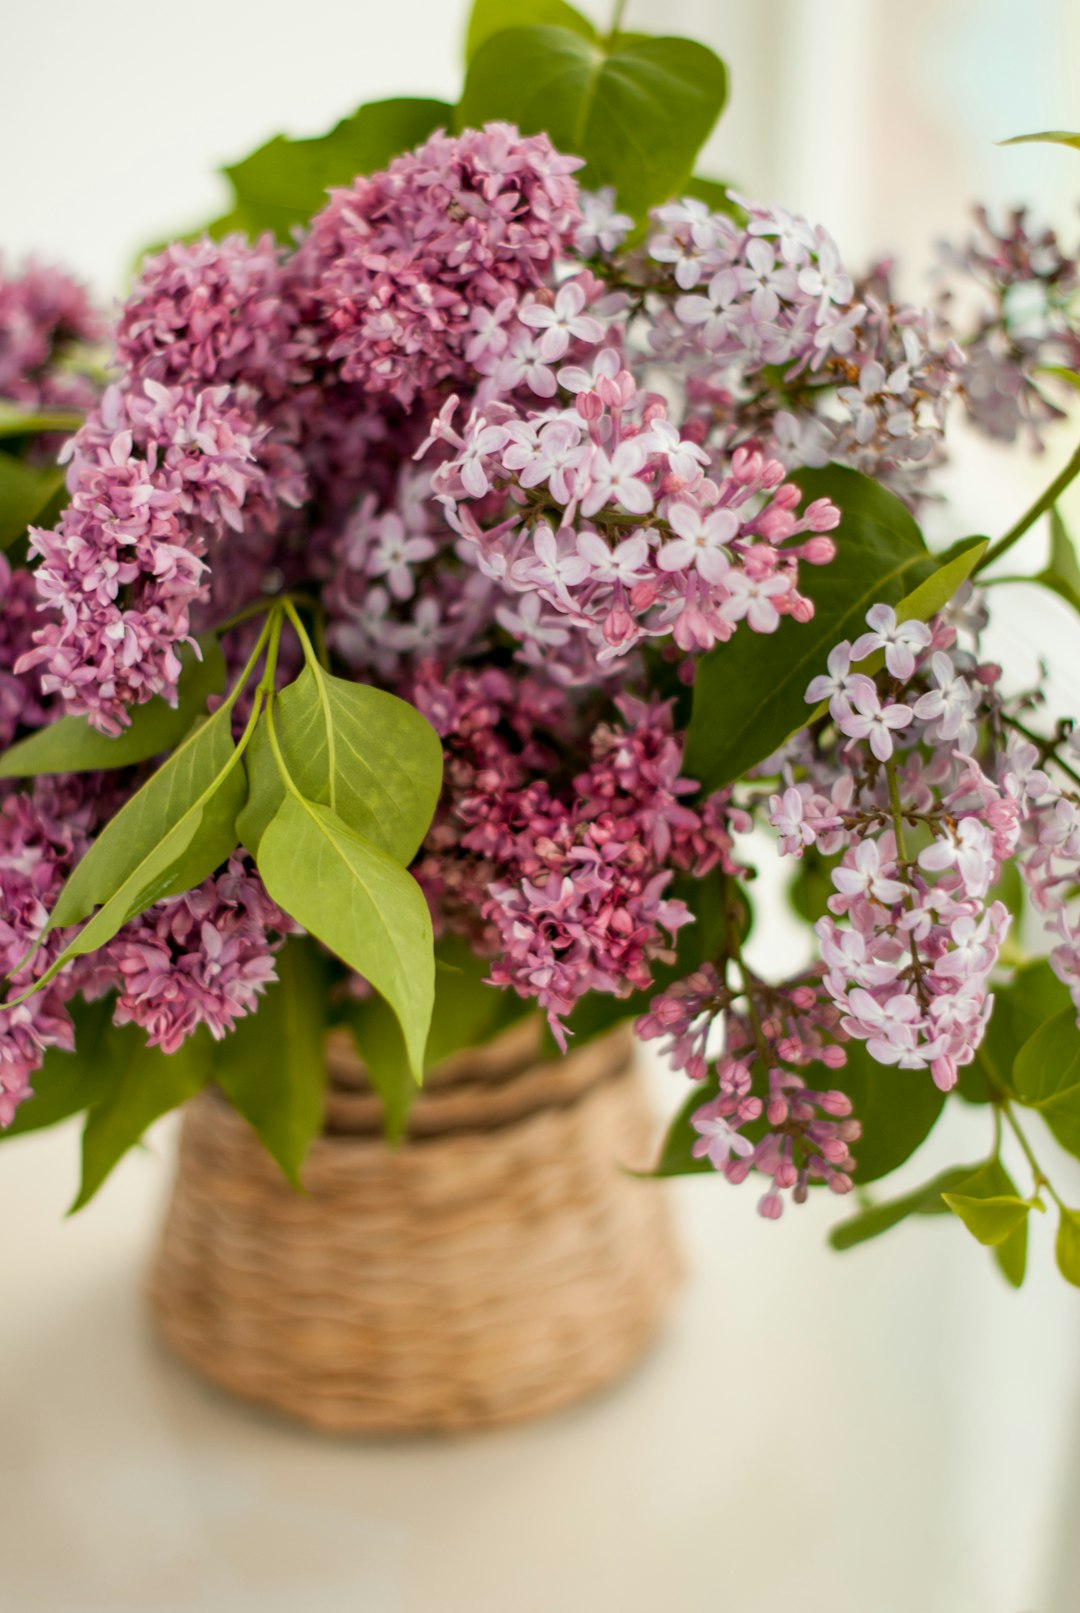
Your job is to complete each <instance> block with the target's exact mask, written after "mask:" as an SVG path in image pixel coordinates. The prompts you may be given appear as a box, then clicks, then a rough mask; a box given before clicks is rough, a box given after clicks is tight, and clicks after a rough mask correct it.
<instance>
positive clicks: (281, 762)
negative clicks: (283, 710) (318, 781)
mask: <svg viewBox="0 0 1080 1613" xmlns="http://www.w3.org/2000/svg"><path fill="white" fill-rule="evenodd" d="M266 732H267V734H268V735H269V738H270V749H271V750H272V751H273V753H274V761H275V762H276V763H277V770H278V772H279V773H280V774H281V782H282V783H283V784H284V786H285V788H286V789H287V790H288V791H289V794H290V795H293V796H295V797H296V799H297V800H298V801H299V803H300V805H301V806H302V807H306V806H307V802H306V801H305V800H304V797H303V796H302V795H301V794H300V791H299V790H298V789H297V787H296V784H295V782H294V780H293V776H292V774H291V773H290V772H289V767H288V763H287V762H286V760H285V758H284V756H283V755H282V754H281V746H280V745H279V743H278V736H277V728H276V727H275V725H274V696H273V694H269V695H267V697H266Z"/></svg>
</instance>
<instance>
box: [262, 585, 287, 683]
mask: <svg viewBox="0 0 1080 1613" xmlns="http://www.w3.org/2000/svg"><path fill="white" fill-rule="evenodd" d="M282 623H283V617H282V614H281V608H280V606H276V607H275V609H274V614H273V615H272V616H271V617H270V620H269V621H268V622H267V624H266V628H265V633H264V636H266V635H269V639H270V643H269V645H268V647H267V651H266V665H265V666H264V667H263V675H262V677H261V678H260V679H259V688H258V693H259V694H262V695H265V696H266V697H267V699H270V698H271V697H272V695H273V693H274V685H275V680H276V678H277V659H278V646H279V645H280V643H281V628H282Z"/></svg>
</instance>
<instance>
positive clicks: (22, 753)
mask: <svg viewBox="0 0 1080 1613" xmlns="http://www.w3.org/2000/svg"><path fill="white" fill-rule="evenodd" d="M199 643H200V646H201V649H202V658H201V660H200V659H198V658H197V657H196V656H195V653H194V651H193V650H192V649H191V647H190V646H189V645H185V646H184V647H183V648H182V649H181V651H180V659H181V661H182V662H184V671H183V673H182V674H181V677H180V683H179V698H178V701H177V704H176V706H175V707H173V706H170V705H168V704H167V702H166V701H164V700H162V699H161V697H160V696H156V697H155V698H154V699H153V700H148V701H147V702H146V704H145V705H144V706H136V707H135V708H134V710H133V711H132V713H131V723H130V725H129V726H128V727H127V728H125V729H124V731H123V733H122V734H117V735H116V736H115V737H113V736H111V735H109V734H102V733H99V732H98V730H97V729H96V728H91V727H90V724H89V723H88V722H87V720H86V718H85V717H61V718H60V719H59V721H58V722H54V723H49V724H48V726H47V727H45V728H40V729H38V731H37V733H34V734H31V735H29V737H28V738H26V739H21V740H19V742H18V744H16V745H12V746H11V747H10V748H9V749H8V750H6V751H4V752H3V753H2V754H0V778H29V777H32V776H36V775H39V774H42V773H87V772H97V771H99V770H103V769H108V768H115V767H131V766H132V765H133V764H134V763H135V762H145V761H147V760H148V759H149V758H150V757H151V756H160V755H161V753H162V751H166V750H169V749H171V748H172V746H174V745H177V744H179V742H180V740H182V739H183V737H184V735H185V734H186V733H187V732H188V730H189V729H190V728H191V725H192V724H193V723H194V722H195V721H196V720H197V719H198V718H199V717H205V716H206V702H207V698H208V696H210V695H212V694H217V693H219V691H220V690H221V687H222V685H223V684H224V682H225V658H224V656H223V655H222V653H221V647H220V645H219V644H218V641H217V639H216V638H215V637H214V635H213V634H212V633H209V634H207V635H206V636H205V637H204V638H202V639H200V641H199Z"/></svg>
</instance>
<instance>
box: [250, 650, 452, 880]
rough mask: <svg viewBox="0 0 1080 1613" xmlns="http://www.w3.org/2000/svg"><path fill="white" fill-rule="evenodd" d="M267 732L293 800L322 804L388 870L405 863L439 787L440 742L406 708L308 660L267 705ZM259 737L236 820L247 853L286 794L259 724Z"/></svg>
mask: <svg viewBox="0 0 1080 1613" xmlns="http://www.w3.org/2000/svg"><path fill="white" fill-rule="evenodd" d="M274 728H275V732H276V734H277V738H278V743H279V745H280V747H281V751H282V754H283V756H284V759H285V764H286V767H287V768H288V771H289V773H290V774H291V775H292V778H293V780H294V781H295V783H296V787H297V789H298V790H299V791H300V793H301V795H304V796H306V797H307V799H308V800H310V801H321V802H322V804H323V805H324V806H328V807H329V808H330V810H331V811H332V812H334V813H336V814H337V816H338V817H339V818H341V819H343V821H344V822H345V823H346V824H347V825H348V826H349V828H350V829H354V830H355V831H356V833H357V834H359V835H362V836H363V837H364V839H365V840H370V841H372V842H373V843H374V844H375V845H376V846H379V847H380V848H381V849H382V850H383V851H385V852H386V853H387V855H388V856H391V857H393V858H394V859H395V861H396V862H400V863H408V862H410V861H411V860H412V858H413V856H415V854H416V851H417V848H418V847H419V845H420V842H421V841H422V840H423V838H424V835H425V834H426V833H427V829H428V825H429V824H430V822H431V818H432V814H433V813H434V811H435V804H436V802H437V801H438V799H439V790H440V788H441V786H442V745H441V743H440V741H439V736H438V735H437V734H436V732H435V730H434V729H433V728H432V726H431V724H430V723H429V722H428V721H427V720H426V719H425V718H424V717H422V716H421V715H420V713H419V712H418V711H417V710H416V709H415V708H414V707H413V706H410V705H409V704H408V703H407V702H406V701H404V700H399V699H398V698H397V697H396V696H395V695H392V694H387V693H386V692H385V691H384V690H382V689H373V688H372V687H371V686H370V685H368V684H364V683H350V682H348V681H347V680H346V679H344V678H335V677H331V675H330V674H329V673H328V672H324V671H323V670H322V668H321V667H318V666H313V665H312V664H311V663H310V662H309V663H308V664H307V665H306V666H305V667H304V670H303V672H301V674H300V676H299V678H297V680H296V682H295V683H291V684H289V686H288V687H287V688H286V689H283V690H282V692H281V693H280V694H279V695H276V696H275V697H274ZM260 729H261V732H260V733H259V734H258V735H257V737H256V740H255V741H254V743H253V744H252V747H251V750H250V752H249V756H248V763H247V765H248V803H247V806H246V807H245V808H244V810H243V812H242V813H241V816H240V821H239V829H240V833H241V836H242V838H243V841H244V844H245V845H246V846H247V847H248V848H249V850H251V851H253V852H254V851H256V850H257V849H258V845H259V841H260V839H261V838H262V835H263V833H264V831H265V829H266V826H267V824H268V823H269V822H270V820H271V819H272V818H273V817H274V815H275V813H276V812H277V810H278V808H279V806H280V805H281V801H282V798H283V795H284V792H285V786H284V784H283V783H282V781H281V775H280V773H279V772H278V769H277V766H276V764H275V762H274V759H273V755H272V753H271V751H270V744H269V739H268V737H267V735H266V732H265V725H263V724H260Z"/></svg>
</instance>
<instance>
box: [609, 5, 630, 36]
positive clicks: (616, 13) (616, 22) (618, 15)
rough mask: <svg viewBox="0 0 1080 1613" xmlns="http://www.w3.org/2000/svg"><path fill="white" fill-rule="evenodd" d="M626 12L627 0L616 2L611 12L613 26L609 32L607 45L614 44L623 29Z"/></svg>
mask: <svg viewBox="0 0 1080 1613" xmlns="http://www.w3.org/2000/svg"><path fill="white" fill-rule="evenodd" d="M625 10H626V0H615V4H614V6H613V8H612V12H611V25H610V27H609V28H608V31H607V40H606V43H607V44H609V45H611V44H613V43H614V41H615V37H616V35H617V34H618V33H619V30H620V29H621V28H622V20H623V12H624V11H625Z"/></svg>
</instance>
